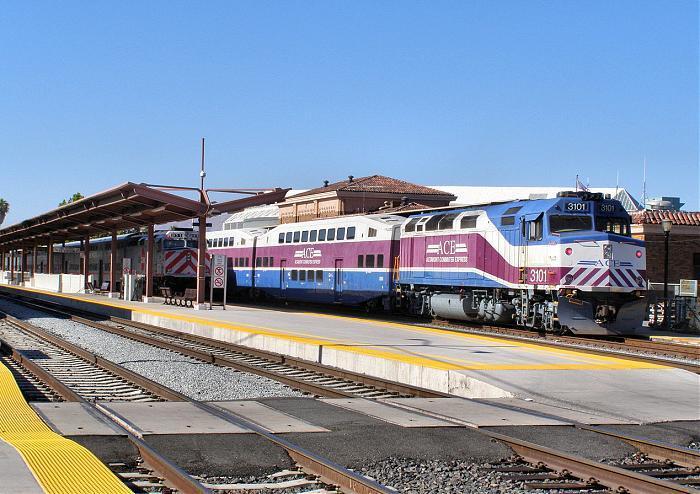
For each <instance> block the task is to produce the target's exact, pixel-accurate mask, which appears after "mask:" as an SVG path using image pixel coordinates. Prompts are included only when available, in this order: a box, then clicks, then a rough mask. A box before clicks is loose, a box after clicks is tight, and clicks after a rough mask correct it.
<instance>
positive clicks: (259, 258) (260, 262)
mask: <svg viewBox="0 0 700 494" xmlns="http://www.w3.org/2000/svg"><path fill="white" fill-rule="evenodd" d="M255 265H256V266H257V267H260V266H262V257H256V258H255Z"/></svg>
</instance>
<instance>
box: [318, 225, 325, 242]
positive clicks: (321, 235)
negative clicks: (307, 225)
mask: <svg viewBox="0 0 700 494" xmlns="http://www.w3.org/2000/svg"><path fill="white" fill-rule="evenodd" d="M324 240H326V230H325V228H324V229H323V230H319V231H318V241H319V242H323V241H324Z"/></svg>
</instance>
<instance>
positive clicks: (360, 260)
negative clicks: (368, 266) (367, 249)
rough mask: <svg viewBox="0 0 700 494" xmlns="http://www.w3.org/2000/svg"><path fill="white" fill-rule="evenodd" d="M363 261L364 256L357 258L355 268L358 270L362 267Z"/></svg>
mask: <svg viewBox="0 0 700 494" xmlns="http://www.w3.org/2000/svg"><path fill="white" fill-rule="evenodd" d="M364 260H365V256H363V255H362V254H360V255H359V256H357V267H358V268H362V267H364Z"/></svg>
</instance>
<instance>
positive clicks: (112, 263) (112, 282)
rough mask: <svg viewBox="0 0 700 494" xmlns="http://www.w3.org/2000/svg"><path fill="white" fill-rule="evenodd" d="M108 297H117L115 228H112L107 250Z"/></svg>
mask: <svg viewBox="0 0 700 494" xmlns="http://www.w3.org/2000/svg"><path fill="white" fill-rule="evenodd" d="M108 297H109V298H119V292H118V291H117V230H112V245H111V250H110V252H109V294H108Z"/></svg>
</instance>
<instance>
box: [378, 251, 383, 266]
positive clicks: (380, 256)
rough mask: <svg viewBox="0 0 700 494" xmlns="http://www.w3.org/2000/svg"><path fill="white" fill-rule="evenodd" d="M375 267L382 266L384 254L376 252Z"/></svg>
mask: <svg viewBox="0 0 700 494" xmlns="http://www.w3.org/2000/svg"><path fill="white" fill-rule="evenodd" d="M377 267H378V268H383V267H384V254H377Z"/></svg>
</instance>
